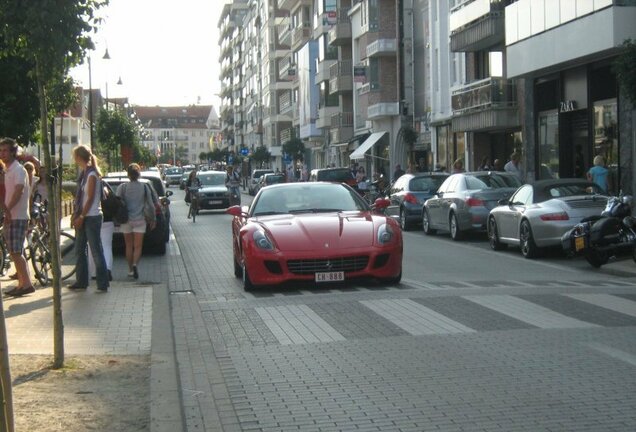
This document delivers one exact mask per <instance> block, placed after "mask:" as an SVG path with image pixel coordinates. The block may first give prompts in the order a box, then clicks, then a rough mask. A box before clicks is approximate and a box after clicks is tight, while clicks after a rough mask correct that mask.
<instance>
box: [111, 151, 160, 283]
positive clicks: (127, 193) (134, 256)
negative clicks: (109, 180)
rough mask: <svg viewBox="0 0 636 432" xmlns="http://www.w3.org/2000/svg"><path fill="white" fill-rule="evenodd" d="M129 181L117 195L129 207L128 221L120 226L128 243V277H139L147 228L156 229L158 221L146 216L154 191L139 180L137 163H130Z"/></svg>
mask: <svg viewBox="0 0 636 432" xmlns="http://www.w3.org/2000/svg"><path fill="white" fill-rule="evenodd" d="M126 171H127V173H128V179H129V180H130V182H129V183H122V184H120V185H119V187H118V188H117V196H119V197H121V198H123V199H124V201H125V202H126V207H127V208H128V222H126V223H125V224H122V225H121V226H120V231H121V233H122V234H124V243H125V244H126V261H127V262H128V277H132V278H135V279H139V270H138V268H137V266H138V265H139V260H140V259H141V251H142V248H143V243H144V234H145V233H146V230H147V229H150V230H153V229H155V225H156V221H150V222H147V221H146V219H145V217H144V205H145V203H146V201H147V200H148V199H150V200H154V198H153V196H152V191H149V190H148V189H149V187H150V186H147V185H146V184H145V183H142V182H140V181H139V177H140V176H141V168H140V167H139V165H138V164H136V163H131V164H130V165H128V169H127V170H126Z"/></svg>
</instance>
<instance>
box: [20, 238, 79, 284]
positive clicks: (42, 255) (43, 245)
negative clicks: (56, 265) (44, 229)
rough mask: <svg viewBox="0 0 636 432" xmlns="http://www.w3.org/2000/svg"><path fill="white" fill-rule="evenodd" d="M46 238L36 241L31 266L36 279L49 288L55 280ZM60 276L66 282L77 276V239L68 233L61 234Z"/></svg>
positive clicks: (32, 249)
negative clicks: (74, 275)
mask: <svg viewBox="0 0 636 432" xmlns="http://www.w3.org/2000/svg"><path fill="white" fill-rule="evenodd" d="M47 242H48V239H47V238H46V236H44V237H41V238H38V239H37V240H35V242H34V244H33V246H32V247H31V264H32V265H33V270H34V272H35V277H36V278H37V280H38V281H39V282H40V283H41V284H42V285H43V286H47V285H49V284H50V283H51V281H52V280H53V271H52V269H51V267H52V265H51V252H50V250H49V245H48V244H47ZM60 258H61V260H62V261H61V263H60V267H61V268H60V270H61V272H60V274H61V276H62V280H66V279H68V278H69V277H71V276H72V275H73V274H75V237H74V236H73V235H71V234H69V233H67V232H61V233H60Z"/></svg>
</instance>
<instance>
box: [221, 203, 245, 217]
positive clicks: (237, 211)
mask: <svg viewBox="0 0 636 432" xmlns="http://www.w3.org/2000/svg"><path fill="white" fill-rule="evenodd" d="M225 213H227V214H229V215H232V216H238V217H244V216H245V215H246V214H247V212H243V209H242V208H241V206H238V205H235V206H232V207H230V208H228V209H227V210H225Z"/></svg>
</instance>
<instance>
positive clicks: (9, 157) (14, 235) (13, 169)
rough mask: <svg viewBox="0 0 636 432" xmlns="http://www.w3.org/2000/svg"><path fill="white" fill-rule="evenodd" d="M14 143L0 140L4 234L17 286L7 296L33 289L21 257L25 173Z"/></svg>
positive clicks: (25, 213)
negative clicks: (3, 192) (3, 168)
mask: <svg viewBox="0 0 636 432" xmlns="http://www.w3.org/2000/svg"><path fill="white" fill-rule="evenodd" d="M17 153H18V143H17V142H16V141H15V140H14V139H12V138H3V139H2V140H0V159H1V160H2V162H3V163H4V165H5V167H6V169H5V170H4V171H5V174H4V188H5V195H4V202H3V211H4V237H5V240H6V244H7V248H8V249H9V254H10V255H11V260H12V261H13V264H14V265H15V269H16V273H17V279H18V286H17V287H16V288H14V289H12V290H10V291H7V293H6V294H7V295H10V296H13V297H20V296H23V295H25V294H30V293H32V292H34V291H35V289H34V288H33V284H31V277H30V275H29V268H28V266H27V262H26V260H25V259H24V256H23V254H22V253H23V251H24V240H25V239H26V233H27V228H28V224H29V185H28V179H27V172H26V170H25V169H24V167H23V166H22V165H20V163H19V162H18V161H17V160H16V156H17Z"/></svg>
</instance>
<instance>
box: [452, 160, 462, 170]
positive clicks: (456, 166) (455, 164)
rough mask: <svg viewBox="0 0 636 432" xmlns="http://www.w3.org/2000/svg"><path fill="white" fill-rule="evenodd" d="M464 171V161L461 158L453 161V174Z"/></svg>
mask: <svg viewBox="0 0 636 432" xmlns="http://www.w3.org/2000/svg"><path fill="white" fill-rule="evenodd" d="M463 172H464V161H463V160H461V159H457V160H455V162H453V174H456V173H463Z"/></svg>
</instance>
